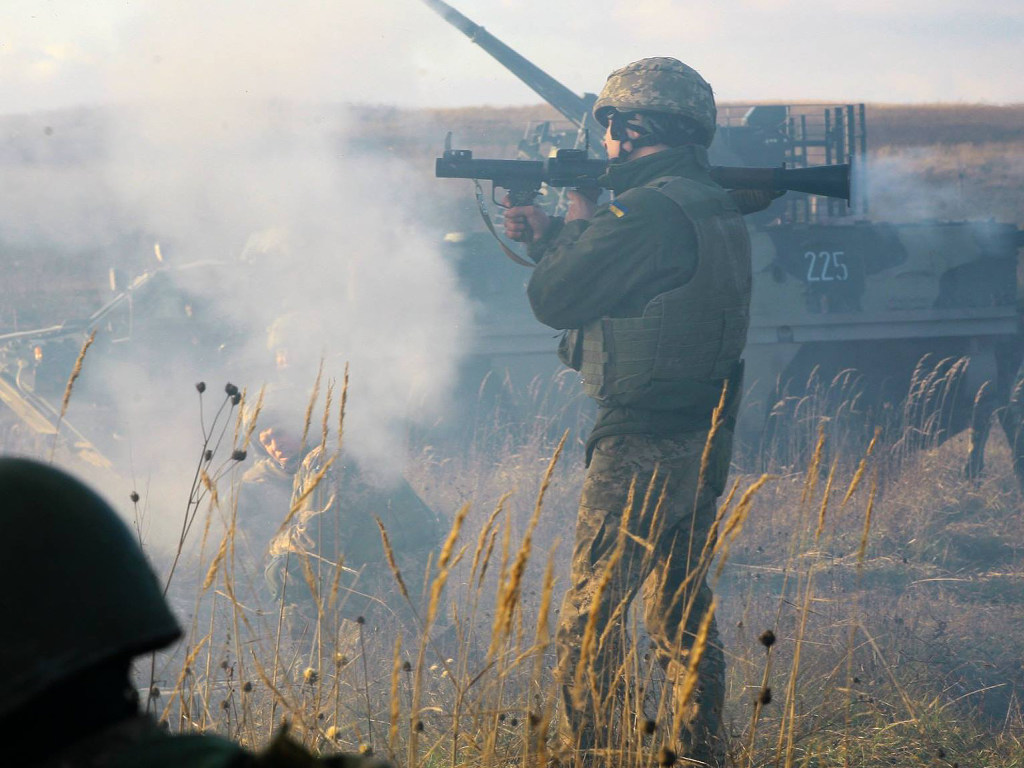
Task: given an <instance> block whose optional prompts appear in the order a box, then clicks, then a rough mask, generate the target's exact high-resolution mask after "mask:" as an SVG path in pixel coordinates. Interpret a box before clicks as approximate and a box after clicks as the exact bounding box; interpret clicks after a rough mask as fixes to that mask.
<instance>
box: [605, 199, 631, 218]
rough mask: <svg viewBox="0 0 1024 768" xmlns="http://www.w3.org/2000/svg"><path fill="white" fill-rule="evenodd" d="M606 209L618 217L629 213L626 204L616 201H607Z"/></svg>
mask: <svg viewBox="0 0 1024 768" xmlns="http://www.w3.org/2000/svg"><path fill="white" fill-rule="evenodd" d="M608 210H609V211H611V212H612V213H614V214H615V215H616V216H617V217H618V218H620V219H621V218H622V217H623V216H625V215H626V214H627V213H629V209H628V208H626V206H624V205H622V203H618V202H615V203H609V204H608Z"/></svg>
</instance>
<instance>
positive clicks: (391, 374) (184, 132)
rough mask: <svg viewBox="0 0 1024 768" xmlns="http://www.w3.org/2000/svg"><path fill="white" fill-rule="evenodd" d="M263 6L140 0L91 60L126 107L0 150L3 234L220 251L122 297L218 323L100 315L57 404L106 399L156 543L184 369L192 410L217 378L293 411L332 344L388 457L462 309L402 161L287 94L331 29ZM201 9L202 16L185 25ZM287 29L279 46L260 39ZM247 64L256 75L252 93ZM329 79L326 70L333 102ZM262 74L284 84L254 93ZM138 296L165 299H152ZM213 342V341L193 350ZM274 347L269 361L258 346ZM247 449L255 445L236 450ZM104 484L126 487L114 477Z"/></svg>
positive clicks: (399, 443) (182, 409)
mask: <svg viewBox="0 0 1024 768" xmlns="http://www.w3.org/2000/svg"><path fill="white" fill-rule="evenodd" d="M263 5H264V6H265V7H264V9H263V10H264V11H266V12H265V13H255V12H254V13H246V14H245V15H244V16H241V15H240V14H239V13H237V12H231V13H228V12H226V11H224V10H220V11H218V9H219V8H220V6H217V5H214V6H209V5H205V4H197V3H175V4H171V3H164V4H158V5H155V6H153V8H155V9H156V10H154V11H152V12H150V13H148V14H147V15H145V16H143V17H139V18H134V19H132V20H130V22H128V23H127V26H126V27H123V28H120V32H119V34H124V35H125V36H126V37H125V39H127V40H129V41H130V45H129V46H128V48H127V49H126V50H124V51H123V53H124V55H123V56H121V57H119V58H117V59H116V61H114V62H110V61H107V62H106V63H105V67H104V69H103V74H104V78H105V79H104V81H103V89H104V94H105V95H106V96H107V97H110V98H111V99H113V100H115V101H117V102H119V103H121V104H122V105H123V106H121V107H118V108H116V109H110V110H106V111H105V112H104V115H105V116H106V118H107V119H106V120H105V122H104V123H103V124H102V125H100V126H98V130H96V131H93V132H92V133H91V134H90V135H93V136H98V137H99V139H98V140H97V141H96V143H95V145H92V146H87V147H75V146H74V145H73V142H72V143H71V144H65V145H63V146H64V147H65V149H66V150H67V152H66V153H64V154H62V153H56V154H51V155H47V154H45V152H43V153H42V154H40V153H29V154H30V156H28V157H26V156H25V155H24V154H22V155H20V156H19V153H18V152H17V151H14V150H12V149H11V147H10V146H8V147H7V148H6V151H2V152H0V162H2V163H3V165H4V166H5V178H4V182H3V184H2V186H0V202H2V210H0V232H2V233H3V239H4V241H5V242H7V243H8V244H16V245H19V246H33V245H35V246H38V247H40V248H43V249H46V248H51V249H52V248H56V249H63V248H67V249H69V252H74V251H82V250H85V251H93V252H97V253H100V254H104V255H106V254H108V253H109V254H110V257H111V259H112V260H116V255H115V253H114V251H115V244H117V243H123V242H124V241H125V240H129V241H131V240H133V239H135V240H138V241H140V242H144V243H146V246H145V247H146V248H148V249H150V250H152V249H153V243H154V241H159V243H160V245H161V249H160V250H161V253H162V254H163V255H164V257H165V264H166V265H167V266H170V267H172V268H176V267H179V266H182V265H184V264H186V263H189V262H196V261H216V262H218V263H219V265H218V266H211V267H208V268H205V267H204V268H197V269H189V270H185V271H183V272H180V273H178V272H174V271H171V272H169V273H167V274H166V275H164V276H163V277H164V278H170V279H169V281H168V284H166V285H164V286H163V287H162V288H161V289H160V291H162V293H152V294H150V293H147V294H140V295H142V296H145V297H146V298H145V300H144V301H143V300H142V299H140V301H139V303H138V304H137V305H136V306H135V307H134V310H133V311H134V313H135V315H136V316H137V317H138V318H140V320H141V318H144V317H146V316H147V315H149V316H153V317H156V316H159V314H158V313H159V312H162V311H165V310H166V311H168V312H170V313H172V314H173V313H177V314H178V315H180V317H176V318H175V320H176V321H184V320H185V319H186V318H185V317H184V313H185V311H186V309H187V310H189V311H191V310H192V309H196V310H197V311H198V310H199V308H200V307H207V308H214V314H213V317H214V318H215V321H214V322H212V323H211V322H210V317H211V316H210V315H207V316H206V318H205V320H204V323H205V324H199V325H196V327H195V330H194V333H193V334H192V335H189V334H188V333H185V334H181V335H171V334H163V335H161V336H158V337H157V338H155V339H151V340H150V345H149V346H148V347H143V346H142V345H139V344H134V345H132V347H131V353H130V355H127V356H126V355H124V354H118V351H119V350H118V348H117V345H116V343H115V339H112V338H106V339H105V338H103V336H104V334H105V333H107V331H106V330H105V329H101V331H100V338H99V339H98V341H97V344H96V346H95V347H94V348H93V350H92V351H91V352H90V355H89V357H88V358H87V359H86V363H85V367H84V370H83V374H82V379H81V381H80V383H79V384H78V385H77V387H76V390H77V391H76V393H75V395H74V396H73V397H72V404H71V410H70V411H69V414H68V419H69V421H70V422H72V423H75V422H76V421H81V422H82V423H86V422H88V421H89V420H92V419H95V418H96V415H95V414H94V413H92V411H91V406H90V405H89V400H90V399H91V396H96V395H98V396H99V397H100V398H101V399H102V401H103V402H105V403H107V404H108V405H109V406H110V408H111V409H112V410H111V412H110V413H107V414H104V415H105V417H107V418H109V419H110V421H111V423H110V427H111V428H112V430H113V431H114V432H116V434H117V435H118V437H119V439H120V440H121V445H122V449H123V450H122V454H121V455H120V456H118V457H117V458H118V459H120V460H121V461H119V465H118V466H117V467H116V468H117V470H118V471H119V472H121V473H122V474H124V475H127V474H129V473H131V474H133V475H134V480H135V482H136V484H137V486H138V487H139V489H140V490H145V489H147V488H148V498H147V503H148V504H149V506H150V507H151V508H152V510H153V513H152V514H150V515H149V520H150V525H151V527H152V529H153V534H154V537H155V539H156V540H157V541H159V542H162V543H166V542H167V541H168V537H169V536H170V535H171V534H172V533H173V532H174V530H175V528H176V527H177V526H178V525H180V517H176V515H175V514H173V511H174V510H179V509H183V507H184V500H185V496H186V495H187V491H188V482H189V480H190V479H191V471H192V470H193V468H194V459H195V457H196V455H197V453H198V450H199V446H200V444H201V440H202V435H201V431H200V425H199V407H198V404H197V399H196V397H197V396H196V391H195V389H194V387H193V385H194V383H195V382H197V381H199V380H203V379H205V380H207V381H208V384H209V390H210V391H209V392H208V393H207V394H206V395H205V399H206V414H207V418H209V415H210V413H211V412H212V411H213V410H214V409H215V408H216V406H217V405H218V404H219V401H220V399H221V398H222V397H223V394H222V390H221V388H222V386H223V384H224V381H225V380H227V379H229V378H230V380H231V381H233V382H234V383H236V384H238V385H239V386H244V387H248V388H249V391H250V395H252V396H254V395H255V392H256V391H257V390H258V389H259V388H260V387H261V386H262V385H263V384H268V385H269V387H270V391H269V393H268V398H270V399H272V400H273V402H274V406H275V409H276V410H277V411H278V412H280V411H282V410H284V411H288V412H290V413H292V414H294V424H295V425H296V428H301V425H302V420H303V415H304V412H305V407H306V402H307V399H308V396H309V393H310V391H311V389H312V386H313V381H314V378H315V375H316V371H317V367H318V365H319V363H320V361H321V360H323V361H324V367H325V370H324V373H325V377H327V378H333V379H334V380H336V381H338V383H339V385H340V378H341V376H342V372H343V369H344V365H345V364H346V363H348V364H350V366H351V389H350V392H349V403H348V405H349V407H348V410H347V416H346V421H345V439H346V443H345V444H346V446H347V448H348V449H350V451H351V452H352V453H353V454H354V455H355V456H357V457H358V459H359V460H360V462H361V463H365V464H367V465H369V466H372V467H373V468H374V469H375V470H376V471H377V472H378V473H383V474H390V475H391V476H392V477H393V476H394V475H395V474H396V473H397V472H399V471H401V468H402V465H403V460H404V458H403V451H404V429H405V427H406V425H407V424H408V423H409V422H410V421H411V422H416V421H419V422H430V421H432V420H434V419H436V418H437V417H438V414H440V413H442V412H443V410H444V409H445V408H446V407H447V406H449V405H450V403H449V400H448V392H449V391H450V389H451V385H452V381H453V377H454V374H455V367H456V365H457V363H458V359H459V355H460V349H461V348H462V345H463V339H462V335H463V334H464V333H465V332H466V328H465V325H466V323H467V322H468V319H469V312H468V307H467V305H466V303H465V301H464V299H463V298H462V296H461V295H460V294H459V291H458V289H457V287H456V282H455V278H454V275H453V274H452V273H451V271H450V269H449V266H448V265H447V264H446V263H445V262H444V261H443V260H442V258H441V255H440V253H439V248H438V244H439V243H440V234H441V232H440V230H441V225H440V224H437V225H433V224H431V223H430V222H424V221H422V220H420V218H422V214H420V218H417V213H419V212H420V210H421V208H422V206H421V205H420V204H419V203H418V202H417V200H418V199H422V198H423V197H425V191H424V190H421V189H418V188H417V186H416V182H415V181H414V177H417V176H419V174H414V173H411V172H410V169H409V168H407V167H405V166H404V165H403V163H402V162H400V161H398V160H395V159H394V158H391V157H388V156H387V155H376V154H372V153H367V152H363V153H362V154H358V155H357V154H354V153H353V152H352V151H350V149H349V146H348V144H347V141H346V128H347V126H346V119H347V116H346V112H345V110H341V109H337V108H318V107H312V106H304V104H308V100H309V99H311V98H312V97H313V96H314V95H315V94H314V93H313V92H311V91H310V90H309V89H308V88H307V87H306V86H307V75H308V73H310V72H316V71H317V70H318V67H320V66H322V64H323V61H324V59H325V57H326V56H327V55H328V54H329V53H330V52H331V51H333V43H332V42H331V40H333V39H334V38H333V35H335V34H338V33H339V30H338V29H336V28H331V27H330V26H329V25H328V26H321V24H320V22H319V21H318V20H317V19H316V18H315V17H314V16H313V15H311V14H307V16H306V17H305V18H306V22H305V23H302V24H298V25H296V24H294V23H289V15H288V14H285V13H284V12H283V11H282V10H280V6H279V5H277V4H271V3H265V4H263ZM290 7H291V6H290ZM200 18H201V19H202V27H203V34H202V35H201V36H200V37H194V35H193V33H194V32H195V26H194V25H195V23H196V20H197V19H200ZM335 21H336V22H337V21H338V19H336V20H335ZM353 31H354V30H350V31H349V34H351V33H352V32H353ZM364 32H367V33H368V30H364ZM282 37H283V38H284V39H285V41H286V42H288V41H290V42H291V43H292V45H291V46H290V47H289V46H287V45H286V46H285V48H286V49H287V50H284V49H280V48H277V47H275V45H276V43H279V42H280V41H281V38H282ZM302 41H306V42H307V43H308V44H307V45H299V43H300V42H302ZM318 41H320V43H321V44H319V45H318ZM328 49H330V50H328ZM161 51H166V52H167V54H161V53H160V52H161ZM4 55H9V54H4ZM163 55H167V56H168V59H166V61H167V65H166V66H161V65H160V62H161V61H163V60H164V59H161V57H162V56H163ZM349 74H350V75H351V74H353V73H349ZM349 81H350V82H357V79H355V78H350V79H349ZM253 82H258V83H261V84H264V85H267V88H266V89H257V90H256V92H255V93H253V92H251V91H252V90H253V89H252V88H251V85H252V83H253ZM345 82H346V80H344V79H339V81H338V83H337V89H336V90H335V96H336V97H337V98H338V99H341V100H344V99H345V98H346V92H345V90H344V89H345ZM274 93H283V94H288V95H289V96H291V97H292V99H291V100H288V101H284V100H280V99H277V100H275V99H269V98H267V97H268V96H269V95H271V94H274ZM44 146H45V144H44ZM151 266H152V267H157V266H159V265H158V264H157V262H156V260H155V258H154V260H153V261H152V262H151ZM127 277H131V275H128V276H127ZM179 289H180V290H181V291H182V293H180V294H179V293H177V291H178V290H179ZM154 290H155V289H154ZM154 295H156V296H159V297H164V298H161V299H160V302H166V303H167V305H168V307H166V308H165V307H163V306H159V307H158V306H155V305H154V303H153V299H152V296H154ZM160 302H157V303H160ZM198 319H202V318H198ZM271 328H273V329H275V332H276V333H277V336H278V338H277V340H276V341H275V342H274V346H275V349H271V348H269V347H268V332H269V331H270V329H271ZM136 330H138V329H136ZM157 330H159V326H157ZM218 345H223V350H222V352H221V353H219V354H217V355H214V356H213V357H211V356H210V355H209V354H206V355H205V356H202V355H199V354H197V350H199V349H205V350H207V351H208V350H209V349H215V348H216V347H217V346H218ZM282 347H285V348H287V355H286V357H287V368H283V369H282V368H280V367H278V366H276V365H275V354H274V353H275V351H277V352H280V348H282ZM325 384H326V381H325ZM322 402H323V399H322V397H321V404H322ZM315 418H316V420H317V423H318V422H319V416H317V417H315ZM333 422H336V417H334V418H333V419H332V423H333ZM314 430H315V431H318V429H317V428H314ZM229 434H230V431H229ZM257 453H258V449H257V448H255V447H251V448H250V458H249V459H248V462H249V463H250V464H251V462H252V461H253V460H254V459H255V458H258V456H257ZM105 490H106V492H107V494H108V495H109V496H111V497H112V499H114V500H115V501H122V500H123V499H124V498H126V497H127V493H128V490H129V489H128V488H126V487H124V486H123V485H122V486H121V487H110V488H106V489H105ZM169 510H170V511H172V514H171V515H167V514H165V513H166V512H168V511H169Z"/></svg>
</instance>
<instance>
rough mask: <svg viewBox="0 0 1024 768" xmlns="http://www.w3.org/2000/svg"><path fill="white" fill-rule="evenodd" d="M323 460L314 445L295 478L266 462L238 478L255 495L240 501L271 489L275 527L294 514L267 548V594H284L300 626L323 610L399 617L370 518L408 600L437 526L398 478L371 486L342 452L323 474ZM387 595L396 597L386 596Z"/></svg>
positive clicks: (401, 604)
mask: <svg viewBox="0 0 1024 768" xmlns="http://www.w3.org/2000/svg"><path fill="white" fill-rule="evenodd" d="M325 455H326V452H325V451H324V450H323V449H322V448H321V447H319V446H318V447H316V448H314V449H313V450H312V451H310V452H309V453H308V454H307V455H306V457H305V458H304V459H303V461H302V463H301V464H300V466H299V467H298V469H297V471H296V472H295V474H294V475H290V474H288V473H287V472H285V471H283V470H281V469H280V468H278V467H277V465H275V464H274V463H273V462H271V461H270V460H269V459H268V460H267V461H268V462H270V464H271V466H270V467H262V466H260V465H257V467H254V468H253V469H252V470H250V472H249V473H247V474H246V476H245V478H243V485H249V486H250V487H251V488H252V489H253V491H255V493H245V494H244V498H246V499H253V500H254V501H255V498H254V497H255V496H256V494H257V493H260V491H261V490H264V491H265V490H271V489H272V496H271V497H272V498H273V499H275V501H274V503H275V504H279V506H278V507H277V510H276V515H273V514H272V515H270V516H271V517H276V525H275V530H276V527H278V526H280V525H281V523H282V522H283V521H284V519H285V516H286V515H288V514H289V511H290V510H293V513H292V515H291V519H290V521H289V524H288V525H287V526H286V527H285V528H284V529H283V530H281V531H280V532H279V533H277V534H276V535H275V536H274V537H273V538H272V539H271V541H270V542H269V546H268V548H267V553H268V556H269V560H268V563H267V566H266V569H265V572H264V575H265V578H266V583H267V586H268V588H269V590H270V592H271V595H272V596H273V597H274V599H275V600H279V599H281V598H282V596H284V599H285V603H286V605H287V606H288V607H289V611H290V612H291V613H292V614H293V615H295V616H296V617H298V616H301V617H302V618H303V619H304V620H305V622H309V621H312V620H314V619H315V617H316V615H317V612H318V611H319V610H324V609H327V608H331V609H336V610H337V611H338V614H339V615H340V616H341V617H343V618H347V619H356V618H358V617H360V616H363V617H366V618H369V617H374V616H377V617H383V616H384V615H386V614H390V613H396V612H397V613H398V614H399V615H404V613H405V611H406V608H407V604H406V603H405V600H404V598H401V597H400V596H397V592H396V591H395V590H396V585H395V580H394V576H393V574H392V573H391V569H390V567H389V566H388V563H387V559H386V556H385V554H384V548H383V544H382V542H381V534H380V529H379V527H378V526H377V518H380V520H381V522H382V523H383V524H384V527H385V528H386V529H387V531H388V536H389V540H390V542H391V545H392V549H393V551H394V554H395V558H396V561H397V564H398V566H399V569H400V570H401V571H402V575H403V580H404V581H405V583H406V586H407V588H408V589H409V592H410V596H411V597H412V598H413V599H416V598H418V597H419V595H420V589H421V587H422V579H423V572H424V569H425V566H426V559H427V556H428V554H429V553H430V551H431V550H432V549H433V548H434V547H435V546H436V545H437V544H438V543H439V541H440V537H441V527H440V522H439V520H438V519H437V516H436V515H435V514H434V512H433V511H432V510H431V509H430V508H429V507H428V506H427V505H426V504H425V503H424V502H423V501H422V499H420V497H419V496H418V495H417V494H416V492H415V491H414V490H413V489H412V488H411V487H410V486H409V484H408V482H406V481H405V480H404V478H399V480H398V481H396V482H395V483H394V484H392V485H390V486H388V485H387V484H385V483H383V482H381V483H376V482H373V481H372V480H371V479H369V478H367V477H366V476H365V475H364V474H363V473H361V472H360V470H359V469H358V468H357V467H356V466H355V464H354V462H352V461H350V460H348V459H347V457H346V456H345V455H344V454H342V455H341V456H339V457H338V458H337V459H335V461H334V462H333V463H332V464H331V466H330V467H328V468H327V469H326V471H323V470H324V466H325V460H324V456H325ZM262 464H264V462H261V465H262ZM321 474H322V477H321ZM318 477H320V479H319V482H318V481H317V478H318ZM285 488H287V491H288V496H287V501H286V503H283V504H282V503H281V501H280V500H281V498H282V491H283V490H284V489H285ZM307 491H308V493H307ZM303 497H304V498H303ZM242 503H243V502H241V501H240V508H242ZM261 506H262V507H263V508H265V507H266V504H265V503H264V504H262V505H261ZM264 514H265V513H264ZM339 566H340V567H341V568H342V571H341V572H340V573H339V572H338V570H337V568H338V567H339ZM335 585H337V586H335ZM388 595H395V596H396V597H397V599H393V600H391V599H385V598H386V596H388ZM300 623H304V622H300ZM300 628H301V627H300Z"/></svg>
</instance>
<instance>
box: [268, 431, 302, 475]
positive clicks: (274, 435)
mask: <svg viewBox="0 0 1024 768" xmlns="http://www.w3.org/2000/svg"><path fill="white" fill-rule="evenodd" d="M260 445H262V446H263V449H264V450H265V451H266V452H267V454H268V455H269V456H270V458H272V459H273V460H274V461H275V462H277V464H278V465H279V466H280V467H281V468H282V469H287V468H288V463H289V462H290V461H291V460H292V459H294V458H295V457H296V455H297V454H298V452H299V447H298V445H296V444H295V441H294V440H292V439H291V438H290V437H289V436H288V435H287V434H286V433H283V432H280V431H279V430H274V429H273V428H272V427H270V428H267V429H264V430H263V431H262V432H260Z"/></svg>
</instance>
